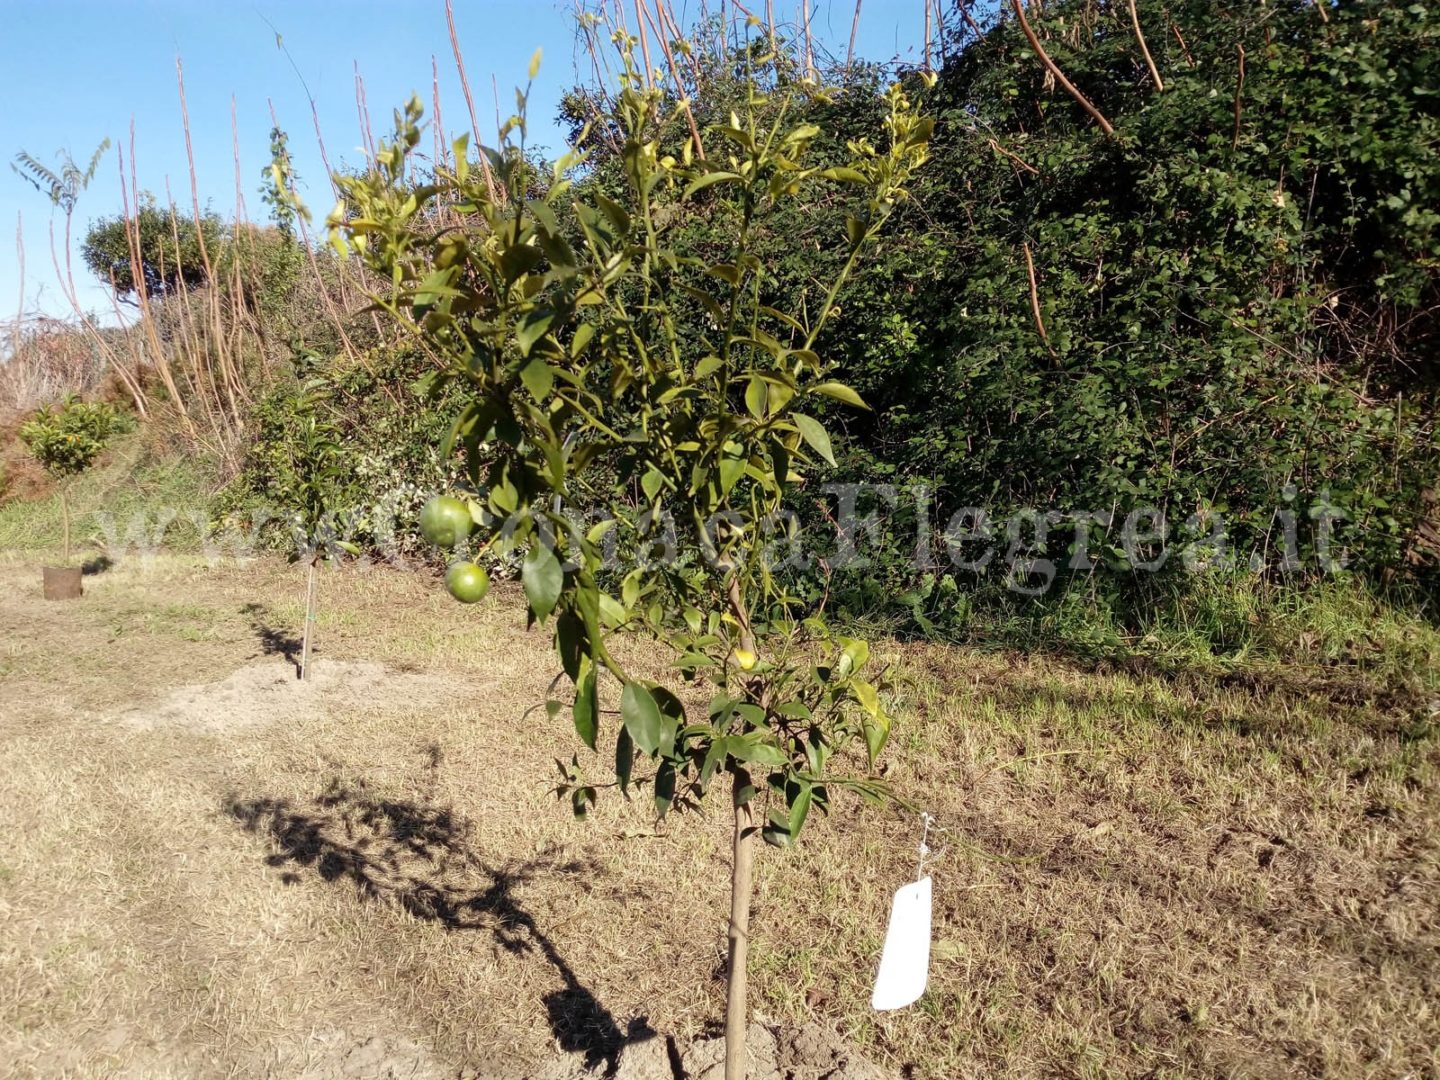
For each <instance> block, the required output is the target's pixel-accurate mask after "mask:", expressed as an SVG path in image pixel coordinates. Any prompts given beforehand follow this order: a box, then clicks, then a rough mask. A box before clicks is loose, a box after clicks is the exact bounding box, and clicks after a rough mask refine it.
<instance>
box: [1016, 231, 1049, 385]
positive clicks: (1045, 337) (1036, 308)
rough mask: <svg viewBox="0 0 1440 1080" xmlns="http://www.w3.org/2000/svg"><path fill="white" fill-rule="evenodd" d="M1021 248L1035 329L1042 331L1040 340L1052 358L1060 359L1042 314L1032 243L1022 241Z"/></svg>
mask: <svg viewBox="0 0 1440 1080" xmlns="http://www.w3.org/2000/svg"><path fill="white" fill-rule="evenodd" d="M1020 248H1021V250H1022V251H1024V252H1025V273H1026V275H1027V276H1028V277H1029V278H1030V313H1031V314H1032V315H1034V316H1035V329H1036V330H1038V331H1040V340H1041V341H1043V342H1044V343H1045V348H1046V349H1048V350H1049V351H1050V358H1051V359H1052V360H1054V359H1058V357H1057V356H1056V353H1055V347H1054V346H1053V345H1051V344H1050V335H1049V334H1048V333H1046V332H1045V319H1044V318H1043V317H1042V316H1041V314H1040V286H1039V285H1038V284H1037V283H1036V281H1035V260H1034V259H1032V258H1031V257H1030V245H1029V244H1028V243H1026V242H1025V241H1021V243H1020Z"/></svg>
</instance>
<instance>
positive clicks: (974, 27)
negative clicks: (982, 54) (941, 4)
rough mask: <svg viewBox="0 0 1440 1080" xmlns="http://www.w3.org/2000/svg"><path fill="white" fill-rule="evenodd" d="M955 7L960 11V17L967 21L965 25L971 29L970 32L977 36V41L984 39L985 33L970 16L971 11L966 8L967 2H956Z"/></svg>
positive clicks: (956, 0) (957, 0) (961, 0)
mask: <svg viewBox="0 0 1440 1080" xmlns="http://www.w3.org/2000/svg"><path fill="white" fill-rule="evenodd" d="M955 6H956V7H957V8H959V9H960V17H961V18H963V19H964V20H965V25H966V26H968V27H970V32H971V33H973V34H974V35H975V38H976V40H979V39H980V38H982V37H984V36H985V32H984V31H983V30H981V29H980V24H979V23H977V22H976V21H975V20H974V19H973V18H972V17H971V16H970V9H969V7H967V6H966V4H965V0H955Z"/></svg>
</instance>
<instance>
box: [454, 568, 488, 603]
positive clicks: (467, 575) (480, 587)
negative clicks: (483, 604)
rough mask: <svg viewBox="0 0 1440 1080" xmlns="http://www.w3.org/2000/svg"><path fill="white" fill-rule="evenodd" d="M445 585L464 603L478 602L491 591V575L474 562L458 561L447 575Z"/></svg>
mask: <svg viewBox="0 0 1440 1080" xmlns="http://www.w3.org/2000/svg"><path fill="white" fill-rule="evenodd" d="M445 587H446V588H447V589H449V590H450V595H451V596H453V597H454V598H455V599H456V600H459V601H460V602H461V603H462V604H477V603H479V602H480V601H481V600H483V599H485V594H486V593H487V592H489V591H490V575H489V574H487V573H485V570H484V569H483V568H482V567H479V566H476V565H475V564H474V563H473V562H457V563H456V564H455V565H454V566H452V567H450V571H449V573H447V574H446V575H445Z"/></svg>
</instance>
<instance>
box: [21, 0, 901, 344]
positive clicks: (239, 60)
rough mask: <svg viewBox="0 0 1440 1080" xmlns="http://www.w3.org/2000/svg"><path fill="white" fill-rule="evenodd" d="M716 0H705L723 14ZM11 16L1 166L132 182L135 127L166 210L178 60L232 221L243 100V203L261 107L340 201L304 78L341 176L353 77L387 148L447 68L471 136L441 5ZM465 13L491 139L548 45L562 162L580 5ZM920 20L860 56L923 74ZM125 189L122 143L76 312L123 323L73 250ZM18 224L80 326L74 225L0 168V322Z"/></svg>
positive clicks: (818, 21)
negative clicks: (563, 99) (63, 264)
mask: <svg viewBox="0 0 1440 1080" xmlns="http://www.w3.org/2000/svg"><path fill="white" fill-rule="evenodd" d="M774 3H775V10H776V17H777V19H781V20H784V19H793V18H795V13H796V12H797V11H798V8H799V0H774ZM718 4H719V0H709V5H710V8H711V9H712V10H713V9H715V8H716V7H718ZM747 6H749V5H747ZM3 7H4V12H3V22H4V26H3V31H0V101H3V102H4V108H3V109H0V157H3V158H4V159H5V161H6V162H7V163H8V162H9V161H10V160H12V159H13V158H14V156H15V154H16V153H17V152H19V151H21V150H25V151H28V152H29V153H30V154H32V155H34V156H35V157H36V158H38V159H39V160H40V161H42V162H43V163H45V164H47V165H50V166H52V167H53V166H54V165H55V164H56V163H57V152H58V151H60V150H61V149H62V148H66V149H68V150H70V151H71V152H72V153H73V154H74V156H75V158H76V159H77V160H81V161H82V162H83V161H85V160H88V158H89V155H90V154H91V153H92V152H93V151H94V149H95V147H96V146H97V145H98V144H99V143H100V141H101V139H103V138H105V137H107V136H108V137H109V138H110V139H111V140H112V142H113V143H115V144H117V145H119V146H122V147H123V149H124V151H125V155H126V169H127V170H128V169H129V156H130V126H131V122H132V120H133V122H134V130H135V161H136V169H137V177H138V180H139V185H140V187H141V188H142V189H148V190H151V191H154V192H155V193H156V194H157V196H158V197H159V198H160V199H161V201H162V202H163V201H164V200H165V198H166V196H165V188H166V183H167V181H168V183H169V185H170V190H171V193H172V194H173V196H174V198H175V201H176V203H177V204H179V205H181V206H188V205H189V202H190V187H189V184H190V181H189V174H188V169H187V166H186V159H185V142H184V135H183V131H182V128H181V123H180V101H179V94H178V91H177V87H176V79H175V60H176V57H177V55H178V56H179V57H180V58H181V59H182V60H183V62H184V66H185V89H186V98H187V101H188V107H189V115H190V129H191V138H192V140H193V144H194V154H195V169H196V175H197V181H198V187H199V192H200V199H201V201H202V203H205V202H208V203H210V205H212V206H213V207H214V208H215V209H216V210H217V211H219V212H220V213H221V214H222V215H224V216H226V217H229V216H231V215H232V214H233V212H234V208H235V204H236V170H235V155H234V150H233V144H232V136H231V123H230V114H231V98H232V96H233V97H234V101H235V113H236V120H237V128H238V133H239V148H240V184H241V192H242V194H243V195H244V198H245V202H246V207H247V210H248V215H249V217H250V218H251V220H261V219H263V218H264V217H265V210H266V208H265V206H264V205H263V204H262V203H261V201H260V195H259V185H260V175H261V171H262V169H263V168H264V167H265V166H266V165H267V164H268V161H269V131H270V123H271V121H270V112H269V104H267V102H273V104H274V108H275V112H276V115H277V116H278V117H279V120H280V124H281V126H282V127H284V128H285V129H286V130H287V131H288V132H289V133H290V145H291V150H292V153H293V156H294V158H295V161H296V165H297V168H298V170H299V172H300V174H301V177H302V194H303V195H305V197H306V198H307V201H309V202H310V204H311V208H312V209H313V210H314V211H315V212H316V214H317V216H318V217H320V218H323V216H324V214H325V213H326V212H327V211H328V210H329V209H330V206H331V205H332V203H333V199H332V197H331V194H330V189H329V186H328V183H327V182H326V180H325V176H324V169H323V166H322V165H321V162H320V154H319V149H318V146H317V142H316V139H315V134H314V125H313V122H312V120H311V116H310V106H309V103H308V101H307V99H306V95H305V90H304V88H303V87H302V85H301V81H300V76H301V75H303V77H304V80H305V83H306V84H308V86H309V89H310V92H311V93H312V94H313V95H314V97H315V100H316V105H317V108H318V112H319V117H320V126H321V130H322V132H323V134H324V137H325V144H326V149H327V151H328V152H329V154H330V158H331V162H332V164H337V165H338V164H339V163H340V162H342V161H344V162H351V163H354V162H357V161H359V160H361V158H362V154H361V152H360V149H359V148H360V145H361V135H360V126H359V121H358V118H357V114H356V103H355V70H356V65H358V67H359V71H360V74H361V75H362V76H363V77H364V80H365V92H366V98H367V101H368V104H369V113H370V119H371V123H372V127H373V129H374V130H375V132H376V134H377V136H378V135H379V134H380V133H381V132H383V131H385V130H386V129H387V127H388V125H389V122H390V113H391V110H392V109H393V108H394V107H395V106H396V105H398V104H399V103H400V102H402V101H404V100H405V98H407V97H408V96H409V95H410V93H411V92H412V91H418V92H419V93H420V94H421V97H422V99H423V100H424V101H425V103H426V108H427V113H428V111H429V104H430V97H431V94H430V89H431V57H432V56H434V57H435V58H436V60H437V61H438V64H439V73H440V96H441V107H442V111H443V115H444V120H445V126H446V128H447V129H448V130H449V131H450V132H452V133H458V132H459V131H462V130H466V129H468V127H469V122H468V116H467V113H466V109H465V103H464V99H463V97H462V95H461V93H460V86H459V80H458V77H457V75H456V73H455V66H454V63H453V59H452V56H451V52H450V43H449V38H448V34H447V31H446V27H445V9H444V2H443V0H386V2H379V0H343V2H341V0H325V2H321V0H291V2H289V3H280V2H277V0H253V2H246V0H241V2H237V3H228V2H222V0H203V2H196V0H183V2H182V0H84V2H81V0H6V2H5V4H4V5H3ZM760 7H763V0H756V3H755V5H753V6H752V10H756V9H758V8H760ZM454 8H455V19H456V25H457V29H458V32H459V37H460V45H461V50H462V52H463V53H464V56H465V66H466V69H467V71H468V72H469V77H470V83H471V89H472V91H473V93H474V96H475V99H476V111H477V113H478V115H479V119H480V125H481V131H482V134H488V133H490V132H491V131H492V129H493V127H494V117H495V104H494V96H493V93H492V89H491V76H492V75H493V76H494V77H495V80H496V83H497V84H498V87H499V93H500V101H501V104H502V107H504V106H506V105H510V104H513V100H514V99H513V87H514V86H515V85H516V84H517V83H520V82H523V81H524V78H525V74H526V67H527V65H528V63H529V59H530V57H531V55H532V54H533V53H534V51H535V50H536V49H537V48H539V49H543V50H544V62H543V65H542V68H541V71H540V75H539V77H538V79H537V80H536V84H535V88H534V91H533V93H532V96H531V104H532V108H531V123H530V127H531V141H532V142H534V143H538V144H542V145H548V146H550V147H551V148H552V149H553V148H558V147H559V145H560V144H561V143H562V141H563V138H562V136H561V134H560V131H559V128H558V127H557V126H556V124H555V123H554V116H555V111H556V103H557V102H558V100H559V97H560V95H561V93H562V92H563V91H564V90H565V88H566V87H567V86H568V85H570V84H571V82H572V81H573V78H574V74H575V48H576V47H575V39H574V33H573V27H574V23H573V18H572V16H571V14H570V12H571V10H572V5H571V4H570V3H569V2H564V0H530V2H528V3H527V2H525V0H454ZM626 8H627V10H629V8H630V5H629V4H628V3H627V4H626ZM687 9H688V14H689V15H690V16H693V15H694V14H696V13H698V12H699V10H700V9H701V0H675V10H676V11H677V13H681V14H682V15H684V14H686V13H687ZM923 10H924V9H923V6H922V4H921V0H866V2H865V3H864V4H863V7H862V14H861V23H860V36H859V42H858V46H857V51H858V52H859V53H860V54H861V55H863V56H866V57H868V58H871V59H882V60H883V59H891V58H893V57H897V56H898V57H901V58H902V59H908V60H911V61H913V60H914V59H915V52H916V49H917V48H918V42H919V41H920V40H921V37H922V26H923V14H922V13H923ZM853 12H854V4H853V2H851V0H838V2H835V0H813V2H812V17H811V26H812V30H813V31H814V33H815V34H816V36H817V37H818V38H820V39H821V40H822V41H824V42H827V43H829V44H830V45H831V46H832V48H834V49H835V50H837V51H838V52H840V53H843V51H844V43H845V40H846V38H847V37H848V36H849V32H850V20H851V16H852V14H853ZM267 21H268V23H269V24H273V26H274V27H275V30H278V31H279V32H280V34H281V35H282V37H283V40H284V44H285V47H286V49H287V50H288V51H289V54H290V56H291V57H292V58H293V60H294V62H295V65H296V66H297V67H298V68H299V75H297V73H296V70H295V68H293V67H292V66H291V61H290V59H287V57H286V55H285V53H283V52H282V51H281V50H280V49H279V48H278V47H277V46H276V41H275V30H272V29H271V26H270V25H267ZM587 63H588V61H587ZM509 111H510V110H509V109H508V108H506V109H505V112H506V114H508V112H509ZM427 145H428V143H427ZM120 190H121V189H120V179H119V166H118V164H117V159H116V151H115V149H114V148H113V147H112V149H111V150H110V152H109V153H108V154H107V155H106V156H105V158H104V159H103V160H102V162H101V164H100V167H99V170H98V173H97V175H96V178H95V180H94V182H93V183H92V184H91V186H90V188H89V190H88V191H86V193H85V194H84V195H83V196H82V197H81V199H80V202H79V206H78V209H77V211H76V215H75V236H76V240H75V247H76V249H77V252H76V256H75V259H76V265H75V278H76V283H77V285H78V286H79V288H80V297H81V303H82V304H83V305H85V306H86V307H87V308H89V309H91V310H94V311H96V312H97V313H99V314H101V315H102V316H104V317H106V320H107V321H108V320H109V319H110V318H113V316H111V315H110V312H111V305H110V301H109V300H108V299H107V296H106V293H105V291H104V290H103V289H102V288H101V287H100V285H99V284H98V283H96V282H95V281H94V280H93V279H92V278H91V277H90V275H89V273H88V271H86V270H85V268H84V266H83V264H81V263H80V261H79V255H78V245H79V238H80V237H82V236H83V235H84V232H85V226H86V224H87V223H88V222H89V221H90V220H91V219H92V218H95V217H99V216H104V215H109V214H114V213H118V212H119V210H120V206H121V203H120ZM17 215H18V218H19V220H20V222H21V223H23V230H24V243H25V255H26V258H25V278H24V306H25V309H26V310H27V311H28V312H37V311H38V312H44V313H46V314H51V315H68V314H69V311H70V309H69V305H68V304H67V303H66V301H65V299H64V296H63V293H62V292H61V290H60V288H59V287H58V284H57V280H56V275H55V272H54V270H53V268H52V261H51V255H50V247H49V235H48V234H49V227H50V222H51V220H52V217H54V220H55V225H56V236H57V250H58V252H59V255H60V258H61V260H62V261H63V259H64V252H63V250H60V249H62V248H63V240H61V239H60V236H61V226H62V224H63V222H62V221H61V219H60V218H59V217H58V216H57V215H53V214H52V210H51V207H50V203H49V201H48V199H46V198H45V197H43V196H42V195H40V194H39V193H38V192H36V191H35V190H34V189H33V188H31V187H30V186H29V184H27V183H26V182H25V181H24V180H23V179H22V178H21V177H19V176H17V175H16V174H15V173H14V172H12V171H11V170H10V169H9V168H8V167H6V168H4V169H3V170H0V319H6V318H10V317H11V316H12V314H13V313H14V312H16V311H17V310H18V309H19V307H20V304H21V296H20V287H21V279H20V274H19V259H18V257H17V254H16V245H15V234H16V229H17Z"/></svg>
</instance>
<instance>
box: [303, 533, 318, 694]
mask: <svg viewBox="0 0 1440 1080" xmlns="http://www.w3.org/2000/svg"><path fill="white" fill-rule="evenodd" d="M314 625H315V560H314V559H311V560H310V575H309V578H308V580H307V581H306V584H305V633H304V635H303V637H302V638H301V644H300V678H301V679H302V680H303V679H308V678H309V677H310V628H311V627H312V626H314Z"/></svg>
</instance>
